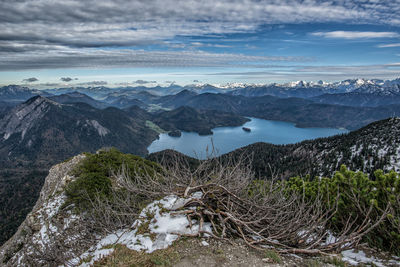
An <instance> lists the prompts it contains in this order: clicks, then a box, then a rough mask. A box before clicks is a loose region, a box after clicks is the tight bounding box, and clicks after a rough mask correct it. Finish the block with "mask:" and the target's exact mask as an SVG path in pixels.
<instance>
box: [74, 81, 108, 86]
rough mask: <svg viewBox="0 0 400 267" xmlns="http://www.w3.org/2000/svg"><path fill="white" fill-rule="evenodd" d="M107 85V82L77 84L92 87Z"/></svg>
mask: <svg viewBox="0 0 400 267" xmlns="http://www.w3.org/2000/svg"><path fill="white" fill-rule="evenodd" d="M107 84H108V82H106V81H92V82H83V83H78V85H94V86H100V85H107Z"/></svg>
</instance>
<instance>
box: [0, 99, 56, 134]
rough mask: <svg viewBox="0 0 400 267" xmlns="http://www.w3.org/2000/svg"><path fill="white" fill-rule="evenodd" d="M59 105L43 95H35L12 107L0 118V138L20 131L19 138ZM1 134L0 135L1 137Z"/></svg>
mask: <svg viewBox="0 0 400 267" xmlns="http://www.w3.org/2000/svg"><path fill="white" fill-rule="evenodd" d="M52 106H58V107H60V106H61V105H60V104H58V103H56V102H54V101H52V100H49V99H47V98H45V97H41V96H35V97H32V98H30V99H29V100H27V101H26V102H24V103H22V104H20V105H18V106H16V107H15V108H13V109H12V110H11V111H10V112H9V113H8V114H7V115H5V116H4V117H3V118H2V119H1V120H0V138H2V139H3V140H7V139H9V138H10V137H11V136H12V135H13V134H17V133H21V140H23V139H24V137H25V134H26V132H27V131H28V130H29V129H30V128H31V127H32V126H33V125H34V124H35V122H36V121H38V120H40V119H41V118H43V117H44V116H45V114H46V113H47V112H48V111H49V110H50V108H51V107H52ZM1 136H2V137H1Z"/></svg>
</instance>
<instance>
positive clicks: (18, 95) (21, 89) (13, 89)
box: [0, 84, 50, 101]
mask: <svg viewBox="0 0 400 267" xmlns="http://www.w3.org/2000/svg"><path fill="white" fill-rule="evenodd" d="M37 95H42V96H49V95H50V94H49V93H47V92H44V91H41V90H37V89H31V88H28V87H25V86H20V85H15V84H11V85H7V86H3V87H0V100H2V101H25V100H27V99H29V98H31V97H34V96H37Z"/></svg>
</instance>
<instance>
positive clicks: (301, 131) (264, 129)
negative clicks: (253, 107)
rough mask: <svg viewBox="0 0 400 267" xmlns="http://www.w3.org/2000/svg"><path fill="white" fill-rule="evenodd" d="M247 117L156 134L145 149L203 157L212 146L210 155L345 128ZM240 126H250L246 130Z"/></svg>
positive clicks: (316, 136) (330, 134)
mask: <svg viewBox="0 0 400 267" xmlns="http://www.w3.org/2000/svg"><path fill="white" fill-rule="evenodd" d="M250 119H251V121H249V122H247V123H245V124H244V125H243V126H239V127H218V128H214V129H212V131H213V133H214V134H213V135H207V136H200V135H199V134H197V133H193V132H182V136H181V137H171V136H169V135H168V134H160V136H159V139H158V140H155V141H154V142H153V143H152V144H151V145H150V146H149V147H148V148H147V150H148V151H149V153H153V152H158V151H161V150H164V149H174V150H177V151H179V152H181V153H183V154H186V155H188V156H191V157H195V158H200V159H204V158H206V157H207V155H210V154H211V152H212V148H213V147H214V150H215V151H214V154H213V155H214V156H217V155H221V154H225V153H228V152H230V151H232V150H235V149H238V148H240V147H244V146H247V145H250V144H253V143H256V142H266V143H272V144H292V143H297V142H300V141H303V140H307V139H315V138H319V137H328V136H332V135H336V134H342V133H346V132H348V131H347V130H345V129H333V128H298V127H295V125H294V124H293V123H290V122H283V121H271V120H263V119H257V118H250ZM242 127H247V128H250V129H251V132H246V131H244V130H243V129H242Z"/></svg>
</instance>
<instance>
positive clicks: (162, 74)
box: [0, 0, 400, 88]
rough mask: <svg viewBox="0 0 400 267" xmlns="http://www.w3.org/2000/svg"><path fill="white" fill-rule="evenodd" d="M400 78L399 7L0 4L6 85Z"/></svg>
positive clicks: (362, 3)
mask: <svg viewBox="0 0 400 267" xmlns="http://www.w3.org/2000/svg"><path fill="white" fill-rule="evenodd" d="M398 77H400V0H390V1H389V0H387V1H385V0H382V1H379V0H369V1H367V0H337V1H320V0H229V1H227V0H183V1H178V0H154V1H152V0H147V1H145V0H142V1H132V0H113V1H105V0H85V1H82V0H78V1H77V0H62V1H57V0H33V1H30V0H0V85H7V84H21V85H26V86H30V87H36V88H53V87H67V86H101V85H104V86H110V87H115V86H139V85H146V86H152V85H157V84H159V85H163V86H167V85H169V84H171V83H176V84H180V85H187V84H196V83H212V84H216V83H217V84H218V83H219V84H225V83H274V82H277V83H284V82H290V81H297V80H306V81H318V80H324V81H340V80H345V79H351V78H366V79H372V78H376V79H395V78H398Z"/></svg>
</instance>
